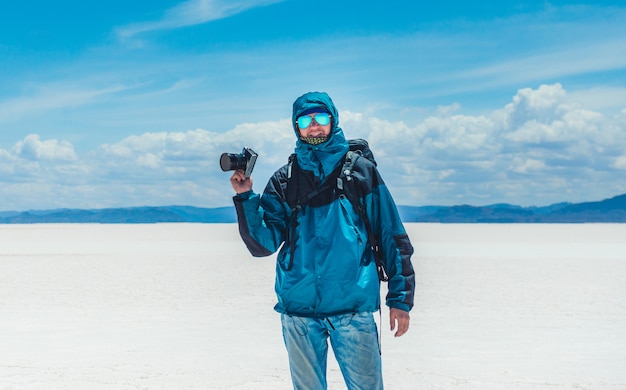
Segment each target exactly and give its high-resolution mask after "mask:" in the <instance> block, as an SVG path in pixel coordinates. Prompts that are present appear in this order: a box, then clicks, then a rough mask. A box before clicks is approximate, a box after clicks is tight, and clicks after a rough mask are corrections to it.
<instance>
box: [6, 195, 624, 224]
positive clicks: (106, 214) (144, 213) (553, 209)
mask: <svg viewBox="0 0 626 390" xmlns="http://www.w3.org/2000/svg"><path fill="white" fill-rule="evenodd" d="M398 210H399V212H400V217H401V218H402V220H403V221H404V222H440V223H586V222H626V194H624V195H619V196H616V197H613V198H610V199H605V200H602V201H599V202H586V203H558V204H553V205H550V206H545V207H535V206H533V207H521V206H514V205H510V204H494V205H489V206H468V205H461V206H399V207H398ZM236 221H237V216H236V214H235V209H234V207H218V208H200V207H191V206H163V207H147V206H146V207H127V208H110V209H89V210H81V209H56V210H38V211H23V212H18V211H4V212H0V224H30V223H163V222H197V223H233V222H236Z"/></svg>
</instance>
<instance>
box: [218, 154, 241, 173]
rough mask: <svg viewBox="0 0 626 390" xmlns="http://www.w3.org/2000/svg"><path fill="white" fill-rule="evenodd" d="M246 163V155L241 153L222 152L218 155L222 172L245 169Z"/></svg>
mask: <svg viewBox="0 0 626 390" xmlns="http://www.w3.org/2000/svg"><path fill="white" fill-rule="evenodd" d="M246 164H247V161H246V157H245V156H244V155H242V154H234V153H222V156H221V157H220V167H221V168H222V171H224V172H226V171H234V170H237V169H246Z"/></svg>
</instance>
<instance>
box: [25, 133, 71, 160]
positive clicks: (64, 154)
mask: <svg viewBox="0 0 626 390" xmlns="http://www.w3.org/2000/svg"><path fill="white" fill-rule="evenodd" d="M13 151H14V153H15V154H16V155H17V156H19V157H21V158H24V159H27V160H61V161H75V160H77V156H76V153H75V152H74V146H72V144H71V143H69V142H67V141H59V140H56V139H51V140H46V141H42V140H41V139H40V138H39V136H38V135H36V134H31V135H28V136H26V138H24V140H23V141H19V142H18V143H17V144H15V147H14V148H13Z"/></svg>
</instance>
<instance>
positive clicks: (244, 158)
mask: <svg viewBox="0 0 626 390" xmlns="http://www.w3.org/2000/svg"><path fill="white" fill-rule="evenodd" d="M258 156H259V155H258V154H257V153H256V152H255V151H254V150H252V149H250V148H243V150H242V151H241V153H239V154H235V153H222V156H221V157H220V167H222V171H224V172H227V171H235V170H237V169H243V170H244V171H245V173H246V177H250V175H251V174H252V170H253V169H254V164H255V163H256V158H257V157H258Z"/></svg>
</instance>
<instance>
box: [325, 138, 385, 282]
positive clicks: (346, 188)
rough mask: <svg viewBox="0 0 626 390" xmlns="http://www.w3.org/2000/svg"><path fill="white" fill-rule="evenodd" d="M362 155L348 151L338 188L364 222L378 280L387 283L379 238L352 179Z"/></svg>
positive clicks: (358, 151)
mask: <svg viewBox="0 0 626 390" xmlns="http://www.w3.org/2000/svg"><path fill="white" fill-rule="evenodd" d="M361 155H362V154H361V151H360V150H356V151H352V150H350V151H348V153H347V154H346V158H345V162H344V164H343V168H342V169H341V174H340V175H339V177H338V178H337V188H338V189H339V190H340V191H343V194H344V195H345V196H346V198H348V200H349V201H350V203H351V204H352V207H353V208H354V209H355V211H356V212H357V214H358V215H359V216H360V217H361V219H362V220H363V223H364V224H365V229H366V230H367V241H368V243H369V245H370V248H371V249H372V253H373V254H374V260H375V261H376V268H377V270H378V279H379V280H380V281H382V282H386V281H388V280H389V277H388V276H387V273H386V272H385V267H384V266H383V253H382V251H381V249H380V245H379V243H378V236H377V235H376V234H375V233H374V229H372V224H371V223H370V220H369V218H368V217H367V212H366V210H365V206H364V205H363V204H362V203H361V201H360V200H359V195H358V191H357V188H356V183H355V180H354V178H353V177H352V169H353V167H354V164H355V163H356V161H357V160H358V159H359V158H360V157H361Z"/></svg>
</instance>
